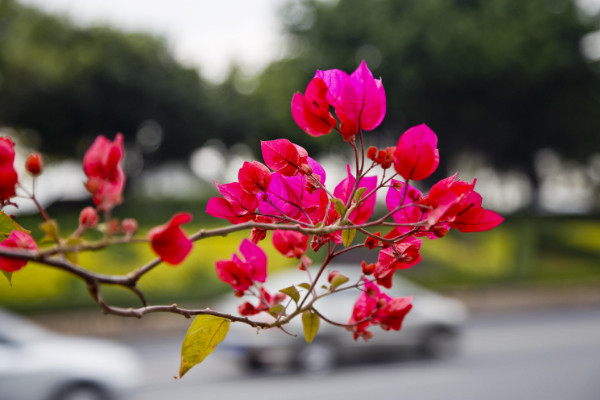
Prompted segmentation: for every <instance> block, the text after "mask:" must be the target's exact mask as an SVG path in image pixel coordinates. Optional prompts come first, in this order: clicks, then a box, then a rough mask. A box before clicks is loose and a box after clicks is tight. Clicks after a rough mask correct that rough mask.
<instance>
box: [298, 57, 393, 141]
mask: <svg viewBox="0 0 600 400" xmlns="http://www.w3.org/2000/svg"><path fill="white" fill-rule="evenodd" d="M329 107H333V109H334V110H335V114H336V116H337V118H338V120H339V130H340V133H341V134H342V136H343V137H344V139H345V140H346V141H352V140H354V137H355V136H356V134H357V133H359V131H361V130H362V131H372V130H373V129H375V128H377V127H378V126H379V125H380V124H381V122H382V121H383V117H384V116H385V111H386V101H385V91H384V89H383V84H382V83H381V79H374V78H373V74H372V73H371V71H370V70H369V68H368V67H367V63H366V62H364V61H363V62H362V63H361V64H360V65H359V67H358V68H357V69H356V71H354V72H353V73H352V74H350V75H348V74H347V73H345V72H344V71H341V70H339V69H330V70H327V71H317V73H316V74H315V77H314V78H313V79H312V80H311V81H310V83H309V84H308V87H307V88H306V91H305V93H304V94H301V93H296V94H295V95H294V97H293V98H292V116H293V117H294V121H296V123H297V124H298V126H300V128H302V129H303V130H304V131H305V132H306V133H308V134H309V135H312V136H321V135H326V134H328V133H329V132H331V129H332V128H335V127H336V126H337V125H338V121H337V120H336V119H335V118H333V116H332V115H331V113H330V112H329Z"/></svg>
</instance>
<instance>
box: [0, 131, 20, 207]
mask: <svg viewBox="0 0 600 400" xmlns="http://www.w3.org/2000/svg"><path fill="white" fill-rule="evenodd" d="M14 162H15V145H14V143H13V141H12V140H11V139H10V138H8V137H0V205H1V204H2V203H5V202H6V201H7V200H8V199H10V198H11V197H13V196H14V195H15V194H16V193H15V187H16V185H17V182H18V181H19V177H18V175H17V171H16V170H15V167H14Z"/></svg>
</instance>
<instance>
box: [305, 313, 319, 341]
mask: <svg viewBox="0 0 600 400" xmlns="http://www.w3.org/2000/svg"><path fill="white" fill-rule="evenodd" d="M302 327H303V328H304V338H305V339H306V342H307V343H310V342H312V341H313V339H314V338H315V335H316V334H317V332H318V331H319V316H318V315H317V314H315V313H314V312H312V311H311V310H306V311H304V312H303V313H302Z"/></svg>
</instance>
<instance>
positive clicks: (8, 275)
mask: <svg viewBox="0 0 600 400" xmlns="http://www.w3.org/2000/svg"><path fill="white" fill-rule="evenodd" d="M2 273H3V274H4V276H6V279H8V284H9V285H10V286H12V274H13V273H12V272H6V271H4V270H2Z"/></svg>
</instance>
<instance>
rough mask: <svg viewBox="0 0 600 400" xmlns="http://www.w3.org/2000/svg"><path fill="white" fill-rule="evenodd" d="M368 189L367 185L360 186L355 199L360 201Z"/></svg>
mask: <svg viewBox="0 0 600 400" xmlns="http://www.w3.org/2000/svg"><path fill="white" fill-rule="evenodd" d="M366 191H367V188H366V187H359V188H358V189H356V193H355V194H354V201H359V200H360V198H361V197H362V195H363V194H365V192H366Z"/></svg>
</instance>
